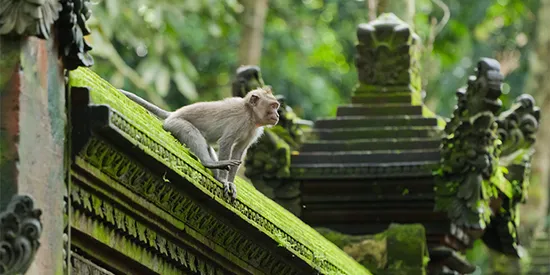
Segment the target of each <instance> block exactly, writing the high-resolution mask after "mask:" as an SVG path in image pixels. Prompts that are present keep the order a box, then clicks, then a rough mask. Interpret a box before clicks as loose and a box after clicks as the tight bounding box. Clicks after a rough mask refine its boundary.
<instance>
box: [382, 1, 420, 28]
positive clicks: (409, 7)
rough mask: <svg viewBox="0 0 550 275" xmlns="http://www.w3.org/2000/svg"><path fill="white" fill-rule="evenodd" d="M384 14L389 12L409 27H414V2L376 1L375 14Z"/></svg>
mask: <svg viewBox="0 0 550 275" xmlns="http://www.w3.org/2000/svg"><path fill="white" fill-rule="evenodd" d="M384 12H391V13H393V14H395V15H396V16H397V17H399V19H401V20H403V21H405V22H407V24H409V25H410V26H414V14H415V1H414V0H378V12H377V14H381V13H384Z"/></svg>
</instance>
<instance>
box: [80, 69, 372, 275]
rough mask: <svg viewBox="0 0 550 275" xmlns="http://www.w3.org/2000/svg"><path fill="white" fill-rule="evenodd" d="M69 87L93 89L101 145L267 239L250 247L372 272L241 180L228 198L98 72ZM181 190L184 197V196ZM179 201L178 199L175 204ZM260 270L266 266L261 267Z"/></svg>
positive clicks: (234, 225)
mask: <svg viewBox="0 0 550 275" xmlns="http://www.w3.org/2000/svg"><path fill="white" fill-rule="evenodd" d="M69 83H70V86H71V87H73V88H78V87H87V88H88V90H89V98H90V104H91V105H89V106H90V108H91V109H90V111H91V113H90V114H89V116H90V117H91V119H92V120H94V118H93V117H94V116H95V117H96V119H97V120H98V121H91V123H92V126H93V127H94V128H93V129H95V130H94V131H97V133H98V135H100V137H101V139H95V140H97V141H98V142H100V143H101V142H103V141H102V140H105V141H107V142H109V143H112V144H114V145H116V146H119V147H118V148H121V149H120V150H123V151H124V153H125V154H128V155H129V156H132V157H135V158H136V159H139V161H140V162H143V161H145V162H147V164H146V165H147V166H148V167H151V168H150V169H154V170H158V169H156V168H160V169H161V171H162V172H159V173H160V175H157V176H158V177H159V178H160V179H159V181H162V180H164V182H161V183H162V184H161V183H159V184H161V185H166V187H162V188H163V190H164V191H166V190H171V191H170V192H171V194H172V195H171V196H170V198H179V197H182V196H184V195H183V194H185V193H189V194H192V195H193V196H195V197H197V196H198V197H197V201H196V202H193V204H196V205H200V207H203V208H207V209H204V210H202V211H205V212H209V213H214V214H215V215H217V216H220V217H224V218H223V219H221V220H219V222H220V224H225V225H224V226H226V227H228V230H229V229H230V230H232V231H236V232H238V231H243V232H249V233H250V236H257V237H258V236H259V238H260V239H261V243H254V241H253V239H252V237H249V238H251V239H247V240H246V241H247V243H249V245H247V246H250V245H254V246H265V247H267V248H269V246H273V247H271V248H269V249H271V250H273V251H277V253H275V254H273V255H277V254H280V255H278V256H276V257H287V258H286V259H287V260H288V259H293V260H292V261H294V262H295V263H299V264H298V265H299V266H302V267H301V268H304V267H307V268H306V269H303V270H315V272H318V273H319V274H353V275H355V274H357V275H360V274H365V275H366V274H371V273H370V272H369V271H368V270H367V269H365V268H364V267H363V266H361V265H360V264H359V263H357V262H355V261H354V260H353V259H351V258H350V257H349V256H348V255H347V254H346V253H345V252H344V251H342V250H340V249H339V248H338V247H336V246H335V245H334V244H333V243H331V242H330V241H328V240H327V239H325V238H324V237H323V236H322V235H320V234H319V233H318V232H317V231H315V230H314V229H312V228H311V227H310V226H308V225H307V224H305V223H304V222H302V221H301V220H300V219H298V218H297V217H296V216H294V215H293V214H291V213H290V212H288V211H287V210H286V209H284V208H283V207H281V206H279V205H278V204H277V203H275V202H274V201H272V200H270V199H269V198H267V197H266V196H264V195H263V194H261V193H260V192H259V191H257V190H256V189H255V188H254V187H253V186H252V185H251V184H248V183H246V182H244V180H242V179H240V178H237V179H236V180H235V184H236V185H237V189H238V190H239V195H238V197H237V199H236V200H235V201H233V202H232V201H231V200H230V198H228V197H227V196H224V194H223V185H222V184H221V183H219V182H217V181H215V180H214V178H213V177H212V175H211V173H210V172H209V171H208V170H207V169H205V168H204V167H203V166H202V165H201V164H200V162H199V161H197V160H196V159H195V158H194V157H193V156H192V154H190V153H189V151H187V149H186V148H185V147H184V146H182V145H181V144H180V143H179V142H178V141H177V140H176V139H175V138H174V137H173V136H171V135H170V134H169V133H168V132H166V131H164V130H163V129H162V123H161V122H160V121H159V120H158V119H155V118H154V117H153V115H151V114H149V113H148V112H147V111H146V110H145V109H143V108H140V107H139V106H138V105H136V104H134V103H133V102H131V101H130V100H129V99H127V98H126V97H124V95H122V94H121V93H119V92H118V91H117V90H116V89H115V88H114V87H113V86H112V85H110V84H109V83H108V82H107V81H105V80H104V79H102V78H100V77H99V76H98V75H97V74H95V73H94V72H93V71H91V70H89V69H85V68H78V69H76V70H74V71H71V72H70V77H69ZM73 88H71V89H72V90H73ZM81 90H86V89H80V90H79V89H74V91H75V92H82V91H81ZM94 112H95V114H94ZM96 143H97V142H96ZM86 146H88V147H90V146H91V145H86ZM93 150H96V149H93V148H91V149H90V148H88V149H86V148H84V149H83V150H82V152H84V153H83V154H86V153H87V152H92V151H93ZM91 161H99V162H101V163H102V161H101V160H96V159H92V160H91ZM149 162H150V163H149ZM101 163H99V164H101ZM153 167H156V168H153ZM154 170H153V171H154ZM128 187H132V186H130V185H129V186H128ZM180 189H181V190H180ZM164 191H163V192H164ZM180 192H183V193H182V194H180ZM137 195H140V194H137ZM147 196H148V197H143V198H142V199H143V200H147V201H150V202H152V203H153V204H155V205H156V206H158V207H159V208H161V209H163V210H164V211H167V213H168V214H170V215H172V217H171V219H173V220H178V223H179V222H186V220H188V219H191V218H187V217H185V216H182V214H181V213H179V212H178V213H175V212H174V211H171V210H170V209H172V207H173V206H169V205H168V204H170V203H171V202H170V201H166V200H165V198H164V197H163V198H157V196H161V194H158V193H154V192H153V193H148V194H147ZM162 196H164V195H162ZM181 199H183V197H182V198H181ZM174 200H176V201H177V200H178V199H172V200H171V201H172V202H173V201H174ZM186 200H189V199H186ZM190 203H191V202H190ZM176 212H177V211H176ZM216 213H217V214H216ZM229 217H231V219H233V220H234V222H231V223H226V222H225V219H229ZM214 221H216V220H215V219H214ZM217 222H218V221H217ZM229 224H231V225H229ZM174 226H175V225H174ZM220 230H222V229H220ZM223 230H225V229H223ZM204 232H205V234H206V235H205V238H207V239H208V242H206V243H205V245H207V246H208V245H222V246H223V245H227V243H225V242H224V243H219V240H218V239H217V237H219V236H217V235H216V236H215V235H209V234H214V233H215V232H214V231H211V230H210V231H208V230H207V231H204ZM266 241H267V242H266ZM229 251H230V252H231V253H235V255H236V257H239V258H240V259H242V260H244V261H248V262H247V263H248V264H250V265H257V264H258V263H257V262H254V261H255V259H253V258H250V255H249V256H247V255H244V254H243V255H241V256H239V255H240V254H239V253H241V254H242V253H248V252H246V251H244V250H243V251H241V250H234V249H233V250H231V249H229ZM281 255H282V256H281ZM256 256H258V255H256ZM232 257H235V256H232ZM258 268H264V267H262V266H258ZM281 268H283V269H284V268H285V267H281ZM289 268H290V267H289ZM285 270H286V269H285ZM289 270H290V269H289ZM283 274H287V273H283ZM290 274H297V273H295V272H291V273H290Z"/></svg>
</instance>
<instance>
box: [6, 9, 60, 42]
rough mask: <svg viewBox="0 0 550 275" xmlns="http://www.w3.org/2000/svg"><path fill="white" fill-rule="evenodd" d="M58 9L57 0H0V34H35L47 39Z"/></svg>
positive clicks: (57, 14)
mask: <svg viewBox="0 0 550 275" xmlns="http://www.w3.org/2000/svg"><path fill="white" fill-rule="evenodd" d="M60 11H61V4H60V3H59V0H0V35H5V34H16V35H35V36H37V37H40V38H43V39H48V38H50V30H51V26H52V24H53V23H54V22H55V20H57V18H58V16H59V12H60Z"/></svg>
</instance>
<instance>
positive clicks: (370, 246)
mask: <svg viewBox="0 0 550 275" xmlns="http://www.w3.org/2000/svg"><path fill="white" fill-rule="evenodd" d="M317 231H319V232H320V233H321V234H322V235H323V236H325V238H327V239H328V240H330V241H331V242H333V243H334V244H336V245H337V246H338V247H340V248H342V249H344V251H346V252H347V253H348V254H349V255H350V256H352V257H353V258H354V259H355V260H357V261H358V262H359V263H361V264H362V265H364V266H365V267H367V268H368V269H369V270H372V271H373V272H374V273H375V274H387V273H391V274H404V275H405V274H426V270H425V269H426V267H427V265H428V262H429V256H428V249H427V245H426V231H425V229H424V226H422V225H421V224H406V225H401V224H391V225H390V226H389V228H388V229H387V230H386V231H384V232H382V233H379V234H376V235H364V236H352V235H346V234H342V233H339V232H336V231H333V230H330V229H327V228H317Z"/></svg>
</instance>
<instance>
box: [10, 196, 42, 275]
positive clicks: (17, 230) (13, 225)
mask: <svg viewBox="0 0 550 275" xmlns="http://www.w3.org/2000/svg"><path fill="white" fill-rule="evenodd" d="M41 214H42V211H41V210H40V209H36V208H34V202H33V199H32V198H31V197H30V196H28V195H16V196H14V197H13V198H12V200H11V202H10V203H9V204H8V207H7V208H6V210H5V211H3V212H1V213H0V274H5V275H8V274H20V273H25V272H26V270H27V269H28V267H29V266H30V264H31V262H32V260H33V259H34V255H35V253H36V250H37V249H38V247H39V246H40V242H39V241H38V240H39V238H40V235H41V233H42V223H41V221H40V216H41Z"/></svg>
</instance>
